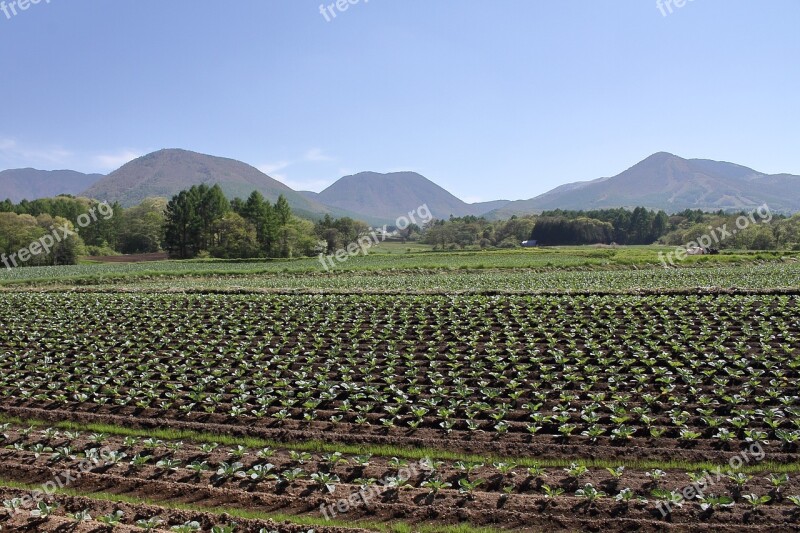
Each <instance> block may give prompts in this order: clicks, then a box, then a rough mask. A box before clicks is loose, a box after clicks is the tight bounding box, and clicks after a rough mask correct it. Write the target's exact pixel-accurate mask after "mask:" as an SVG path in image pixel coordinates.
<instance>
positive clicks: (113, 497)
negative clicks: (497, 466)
mask: <svg viewBox="0 0 800 533" xmlns="http://www.w3.org/2000/svg"><path fill="white" fill-rule="evenodd" d="M0 487H3V488H6V489H15V490H22V491H34V490H40V489H41V487H39V486H37V485H31V484H27V483H19V482H16V481H10V480H6V479H3V478H2V477H0ZM53 493H54V494H58V495H61V496H68V497H73V498H87V499H90V500H96V501H100V502H112V503H124V504H128V505H149V506H153V507H160V508H162V509H169V510H172V511H186V512H196V513H208V514H212V515H217V516H221V515H223V514H224V515H227V516H228V517H230V518H233V519H236V518H238V519H240V520H260V521H271V522H275V523H280V522H289V523H291V524H295V525H300V526H307V527H341V528H361V529H368V530H371V531H380V532H386V533H405V532H410V531H417V532H420V533H496V532H499V531H500V530H497V529H490V528H482V527H474V526H471V525H469V524H457V525H442V526H437V525H426V524H422V525H412V524H409V523H405V522H387V523H383V522H374V521H344V520H336V519H330V520H327V519H325V518H324V517H323V516H319V517H317V516H310V515H290V514H285V513H268V512H261V511H250V510H246V509H239V508H235V507H198V506H192V505H188V504H184V503H179V502H165V501H159V500H154V499H150V498H138V497H135V496H128V495H124V494H113V493H108V492H81V491H77V490H74V489H70V488H59V489H56V490H55V491H54V492H53ZM95 518H96V517H95Z"/></svg>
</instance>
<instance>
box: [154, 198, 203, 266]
mask: <svg viewBox="0 0 800 533" xmlns="http://www.w3.org/2000/svg"><path fill="white" fill-rule="evenodd" d="M197 204H198V194H197V191H196V190H194V187H193V188H192V189H189V190H186V191H181V192H179V193H178V194H177V195H175V196H174V197H173V198H172V200H170V201H169V203H168V204H167V210H166V225H165V227H164V248H166V249H167V250H168V251H169V252H170V255H172V256H173V257H177V258H179V259H188V258H190V257H195V256H196V255H197V254H198V253H199V252H200V250H201V249H202V248H201V241H200V235H201V233H202V229H203V228H202V223H201V221H200V217H199V216H198V213H197Z"/></svg>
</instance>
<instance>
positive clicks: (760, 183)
mask: <svg viewBox="0 0 800 533" xmlns="http://www.w3.org/2000/svg"><path fill="white" fill-rule="evenodd" d="M764 203H767V204H768V205H769V206H770V208H771V209H772V210H773V211H776V212H787V213H788V212H797V211H800V176H793V175H790V174H779V175H768V174H764V173H762V172H758V171H755V170H753V169H751V168H748V167H744V166H741V165H735V164H733V163H726V162H720V161H711V160H707V159H683V158H681V157H678V156H676V155H673V154H668V153H665V152H660V153H657V154H654V155H652V156H650V157H648V158H647V159H645V160H644V161H641V162H640V163H638V164H636V165H634V166H633V167H631V168H629V169H628V170H626V171H625V172H622V173H621V174H619V175H617V176H614V177H610V178H600V179H596V180H593V181H585V182H577V183H570V184H566V185H562V186H560V187H557V188H555V189H553V190H551V191H549V192H547V193H545V194H542V195H540V196H537V197H535V198H532V199H530V200H521V201H516V202H511V203H509V204H507V205H505V206H503V207H501V208H500V209H496V210H494V211H493V212H492V213H490V214H489V215H488V216H490V217H491V218H508V217H509V216H511V215H514V214H517V215H518V214H523V213H538V212H541V211H544V210H550V209H600V208H610V207H629V208H632V207H637V206H642V207H647V208H651V209H663V210H665V211H667V212H672V213H674V212H679V211H683V210H685V209H703V210H714V211H716V210H719V209H723V210H726V211H727V210H742V209H752V208H754V207H757V206H759V205H763V204H764Z"/></svg>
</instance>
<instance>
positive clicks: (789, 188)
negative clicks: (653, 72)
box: [0, 150, 800, 225]
mask: <svg viewBox="0 0 800 533" xmlns="http://www.w3.org/2000/svg"><path fill="white" fill-rule="evenodd" d="M201 183H206V184H213V183H219V184H220V186H221V187H222V190H223V191H225V193H226V195H227V196H229V197H231V198H233V197H235V196H238V197H240V198H245V197H247V196H248V195H249V194H250V193H251V192H252V191H253V190H258V191H260V192H261V193H262V194H264V196H265V197H266V198H268V199H270V200H271V201H275V200H277V198H278V196H279V195H281V194H283V195H284V196H286V198H287V199H288V200H289V204H290V205H291V206H292V208H293V209H294V210H295V212H297V213H298V214H299V215H301V216H305V217H309V218H312V219H318V218H321V217H323V216H325V215H326V214H329V215H331V216H333V217H342V216H350V217H353V218H358V219H361V220H364V221H365V222H368V223H370V224H373V225H378V224H384V223H391V222H393V221H394V220H396V219H397V217H399V216H401V215H403V214H405V213H408V212H409V211H412V210H414V209H417V208H418V207H419V206H420V205H422V204H427V205H428V207H429V209H430V210H431V212H432V213H433V215H434V216H435V217H437V218H448V217H450V216H451V215H453V216H465V215H475V216H485V217H487V218H490V219H502V218H509V217H511V216H513V215H524V214H534V213H539V212H541V211H543V210H550V209H557V208H561V209H599V208H609V207H630V208H633V207H637V206H643V207H648V208H651V209H663V210H665V211H667V212H670V213H673V212H678V211H683V210H684V209H687V208H688V209H704V210H719V209H723V210H740V209H749V208H753V207H757V206H759V205H762V204H764V203H767V204H768V205H769V206H770V208H771V209H772V210H773V211H776V212H786V213H794V212H800V176H794V175H790V174H778V175H768V174H764V173H761V172H757V171H755V170H753V169H750V168H747V167H743V166H740V165H735V164H732V163H723V162H718V161H710V160H704V159H683V158H680V157H678V156H675V155H672V154H668V153H664V152H662V153H657V154H654V155H652V156H650V157H648V158H647V159H645V160H644V161H642V162H640V163H638V164H636V165H635V166H633V167H631V168H630V169H628V170H626V171H625V172H623V173H621V174H619V175H617V176H614V177H609V178H600V179H596V180H593V181H585V182H577V183H570V184H567V185H562V186H560V187H557V188H555V189H553V190H552V191H550V192H547V193H545V194H542V195H540V196H537V197H535V198H532V199H530V200H518V201H507V200H498V201H495V202H483V203H476V204H469V203H466V202H464V201H462V200H460V199H459V198H457V197H455V196H454V195H452V194H451V193H450V192H448V191H446V190H445V189H443V188H442V187H440V186H439V185H437V184H435V183H434V182H432V181H430V180H429V179H427V178H425V177H424V176H421V175H419V174H417V173H414V172H396V173H391V174H378V173H375V172H362V173H360V174H355V175H352V176H345V177H343V178H341V179H339V180H338V181H337V182H336V183H334V184H333V185H331V186H330V187H328V188H327V189H325V190H324V191H322V192H320V193H313V192H305V191H303V192H298V191H294V190H292V189H291V188H289V187H288V186H286V185H284V184H283V183H281V182H279V181H277V180H275V179H273V178H271V177H269V176H267V175H266V174H264V173H263V172H261V171H259V170H258V169H256V168H255V167H252V166H250V165H248V164H245V163H242V162H241V161H236V160H233V159H226V158H221V157H215V156H210V155H205V154H198V153H195V152H189V151H187V150H160V151H158V152H154V153H152V154H149V155H146V156H143V157H140V158H138V159H135V160H133V161H131V162H129V163H127V164H125V165H124V166H122V167H121V168H119V169H118V170H115V171H114V172H112V173H111V174H109V175H108V176H102V175H99V174H81V173H79V172H73V171H68V170H64V171H53V172H46V171H39V170H34V169H20V170H6V171H4V172H0V199H5V198H10V199H11V200H12V201H14V202H18V201H19V200H21V199H23V198H27V199H35V198H43V197H50V196H56V195H58V194H73V195H81V196H88V197H92V198H97V199H99V200H108V201H118V202H120V203H121V204H122V205H123V206H132V205H136V204H137V203H139V202H141V201H142V200H144V199H145V198H147V197H153V196H162V197H171V196H173V195H174V194H176V193H178V192H179V191H181V190H183V189H187V188H189V187H191V186H192V185H199V184H201Z"/></svg>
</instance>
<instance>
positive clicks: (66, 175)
mask: <svg viewBox="0 0 800 533" xmlns="http://www.w3.org/2000/svg"><path fill="white" fill-rule="evenodd" d="M102 178H103V175H102V174H82V173H80V172H75V171H74V170H36V169H34V168H20V169H15V170H4V171H3V172H0V201H2V200H5V199H6V198H8V199H10V200H11V201H12V202H14V203H17V202H19V201H21V200H25V199H28V200H35V199H36V198H48V197H51V196H57V195H59V194H79V193H81V192H83V191H84V190H86V188H87V187H89V186H90V185H92V184H93V183H96V182H97V181H99V180H101V179H102Z"/></svg>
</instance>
